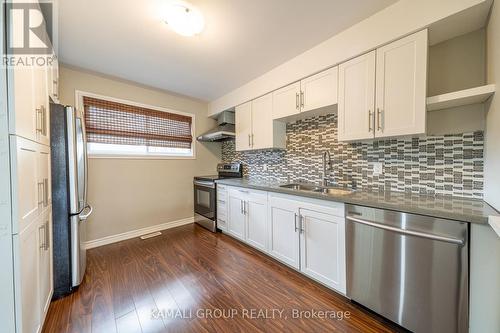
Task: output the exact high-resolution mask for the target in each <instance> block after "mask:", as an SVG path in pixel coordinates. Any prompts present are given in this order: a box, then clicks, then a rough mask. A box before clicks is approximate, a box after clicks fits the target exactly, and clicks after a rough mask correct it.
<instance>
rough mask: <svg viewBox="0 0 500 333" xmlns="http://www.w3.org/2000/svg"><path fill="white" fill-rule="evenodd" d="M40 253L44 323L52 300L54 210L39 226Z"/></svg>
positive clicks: (40, 290) (41, 309)
mask: <svg viewBox="0 0 500 333" xmlns="http://www.w3.org/2000/svg"><path fill="white" fill-rule="evenodd" d="M38 225H39V226H38V230H39V239H40V241H39V250H38V251H39V252H38V279H39V295H40V296H39V297H40V304H39V305H40V317H41V318H40V319H41V322H43V319H44V318H45V315H46V314H47V310H48V309H49V305H50V300H51V298H52V290H53V287H52V210H51V209H49V210H47V211H46V212H45V213H44V215H42V218H41V219H40V221H39V224H38Z"/></svg>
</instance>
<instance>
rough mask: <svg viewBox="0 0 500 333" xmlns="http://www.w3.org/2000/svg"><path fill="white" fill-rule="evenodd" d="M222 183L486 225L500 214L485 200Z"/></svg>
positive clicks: (222, 181)
mask: <svg viewBox="0 0 500 333" xmlns="http://www.w3.org/2000/svg"><path fill="white" fill-rule="evenodd" d="M217 183H219V184H225V185H228V186H237V187H245V188H250V189H255V190H261V191H268V192H276V193H283V194H291V195H296V196H302V197H308V198H314V199H321V200H329V201H336V202H343V203H346V204H353V205H360V206H367V207H374V208H381V209H390V210H395V211H400V212H405V213H412V214H420V215H427V216H432V217H437V218H444V219H451V220H457V221H463V222H471V223H480V224H487V223H488V216H490V215H499V213H498V212H497V211H496V210H495V209H493V208H492V207H491V206H490V205H488V204H487V203H486V202H485V201H483V200H477V199H469V198H462V197H454V196H426V195H419V194H410V193H404V192H367V191H363V190H357V191H355V192H353V193H352V194H347V195H337V196H333V195H325V194H321V193H317V192H306V191H297V190H293V189H288V188H283V187H279V185H283V184H281V183H276V182H265V181H253V180H249V179H246V178H238V179H234V178H233V179H220V180H217Z"/></svg>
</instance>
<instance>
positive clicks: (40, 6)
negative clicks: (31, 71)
mask: <svg viewBox="0 0 500 333" xmlns="http://www.w3.org/2000/svg"><path fill="white" fill-rule="evenodd" d="M28 1H29V0H28ZM28 1H19V0H10V1H6V2H4V4H3V5H4V11H5V17H6V19H7V33H6V35H7V43H6V51H5V54H3V55H2V66H4V67H5V66H7V67H18V66H19V67H22V66H24V67H31V66H34V67H43V66H51V65H52V63H53V61H54V56H53V53H54V52H55V51H54V47H53V45H52V42H51V41H53V40H54V36H55V33H56V27H57V25H56V24H54V23H55V18H56V17H55V16H54V5H53V3H52V1H40V2H28Z"/></svg>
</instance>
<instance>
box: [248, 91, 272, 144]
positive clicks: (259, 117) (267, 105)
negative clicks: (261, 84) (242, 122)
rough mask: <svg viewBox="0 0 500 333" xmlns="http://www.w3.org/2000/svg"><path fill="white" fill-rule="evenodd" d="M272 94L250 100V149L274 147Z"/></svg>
mask: <svg viewBox="0 0 500 333" xmlns="http://www.w3.org/2000/svg"><path fill="white" fill-rule="evenodd" d="M272 112H273V95H272V94H267V95H264V96H262V97H259V98H257V99H254V100H253V101H252V139H251V143H252V149H265V148H273V147H274V122H273V119H272Z"/></svg>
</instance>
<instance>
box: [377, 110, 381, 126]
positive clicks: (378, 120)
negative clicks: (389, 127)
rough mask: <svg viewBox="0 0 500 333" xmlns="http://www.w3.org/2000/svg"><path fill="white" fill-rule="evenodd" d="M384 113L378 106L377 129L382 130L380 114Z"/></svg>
mask: <svg viewBox="0 0 500 333" xmlns="http://www.w3.org/2000/svg"><path fill="white" fill-rule="evenodd" d="M381 115H382V110H380V109H379V108H377V131H381V130H382V125H381V121H380V116H381Z"/></svg>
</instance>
